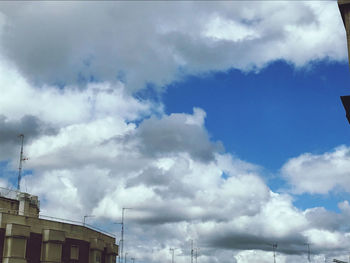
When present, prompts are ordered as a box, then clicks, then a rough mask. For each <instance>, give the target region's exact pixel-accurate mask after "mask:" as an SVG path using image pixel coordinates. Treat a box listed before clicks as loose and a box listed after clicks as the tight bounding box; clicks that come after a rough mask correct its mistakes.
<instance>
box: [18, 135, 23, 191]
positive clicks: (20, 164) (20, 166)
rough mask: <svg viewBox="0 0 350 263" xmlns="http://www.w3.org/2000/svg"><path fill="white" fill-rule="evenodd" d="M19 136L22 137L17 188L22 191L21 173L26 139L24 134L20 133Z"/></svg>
mask: <svg viewBox="0 0 350 263" xmlns="http://www.w3.org/2000/svg"><path fill="white" fill-rule="evenodd" d="M18 137H20V138H21V153H20V156H19V167H18V182H17V190H18V191H20V188H21V177H22V175H21V173H22V162H23V161H24V159H23V141H24V135H23V134H20V135H18Z"/></svg>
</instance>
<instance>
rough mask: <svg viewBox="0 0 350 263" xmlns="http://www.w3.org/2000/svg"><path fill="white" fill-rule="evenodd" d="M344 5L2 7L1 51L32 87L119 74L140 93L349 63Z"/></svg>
mask: <svg viewBox="0 0 350 263" xmlns="http://www.w3.org/2000/svg"><path fill="white" fill-rule="evenodd" d="M337 9H338V8H337V4H336V2H335V1H328V2H327V1H321V2H307V1H305V2H302V1H294V2H293V1H286V2H280V1H279V2H276V1H271V2H266V1H264V2H263V3H262V2H239V1H238V2H234V1H233V2H225V1H222V2H215V3H210V2H207V3H206V2H198V1H194V2H181V3H180V2H172V3H168V2H167V3H163V2H144V3H140V2H103V3H102V2H35V3H34V2H27V3H25V4H23V5H22V4H19V3H1V5H0V14H1V17H2V19H1V21H3V22H0V26H1V25H2V29H1V30H0V47H1V48H0V49H1V53H2V54H3V55H4V56H5V57H7V58H8V59H10V60H11V61H12V62H14V63H15V64H16V66H17V67H18V69H19V70H20V72H22V73H24V74H25V76H26V77H27V78H29V79H30V80H32V81H33V82H34V83H51V84H52V83H61V84H67V83H68V84H69V83H76V82H89V81H90V80H91V79H94V80H97V81H101V80H103V81H104V80H108V81H111V82H115V81H117V79H122V80H123V81H124V82H125V83H126V84H127V88H128V89H131V90H139V89H142V88H143V87H144V86H145V84H147V83H154V84H156V85H157V86H158V87H162V86H164V85H166V84H168V83H170V82H173V81H177V80H181V79H182V77H184V76H185V75H186V74H196V73H203V72H209V71H213V70H223V71H226V70H228V69H230V68H237V69H241V70H252V69H253V70H256V69H260V68H262V67H264V66H265V65H267V64H268V63H270V62H271V61H274V60H279V59H284V60H286V61H288V62H290V63H291V64H294V65H296V66H298V67H300V66H304V65H307V64H308V63H309V62H310V61H313V60H319V59H330V60H336V61H343V60H344V61H345V59H346V42H345V40H346V38H345V31H344V28H343V24H342V21H341V18H340V15H339V11H338V10H337ZM193 10H196V11H195V12H193ZM175 14H176V15H175ZM62 17H64V19H62ZM43 21H45V22H43ZM330 36H332V37H330ZM68 106H69V105H68Z"/></svg>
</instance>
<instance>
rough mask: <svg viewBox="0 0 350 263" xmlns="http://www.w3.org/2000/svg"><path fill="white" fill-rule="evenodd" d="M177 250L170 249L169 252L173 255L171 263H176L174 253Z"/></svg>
mask: <svg viewBox="0 0 350 263" xmlns="http://www.w3.org/2000/svg"><path fill="white" fill-rule="evenodd" d="M175 249H176V248H169V251H170V253H171V263H174V262H175V259H174V258H175V256H174V252H175Z"/></svg>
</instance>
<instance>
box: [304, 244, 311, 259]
mask: <svg viewBox="0 0 350 263" xmlns="http://www.w3.org/2000/svg"><path fill="white" fill-rule="evenodd" d="M304 245H306V246H307V261H309V262H311V258H310V243H305V244H304Z"/></svg>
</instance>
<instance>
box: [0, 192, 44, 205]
mask: <svg viewBox="0 0 350 263" xmlns="http://www.w3.org/2000/svg"><path fill="white" fill-rule="evenodd" d="M21 194H26V195H28V197H29V199H30V202H31V203H32V204H34V205H36V206H37V207H38V208H39V207H40V201H39V200H38V197H37V196H35V195H31V194H28V193H25V192H21V191H18V190H15V189H9V188H4V187H0V196H2V197H5V198H8V199H14V200H17V201H19V196H20V195H21Z"/></svg>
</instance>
